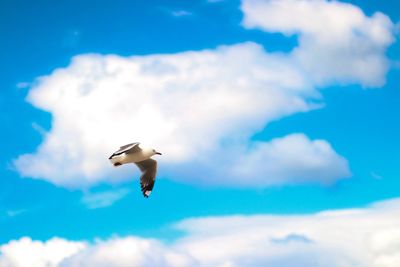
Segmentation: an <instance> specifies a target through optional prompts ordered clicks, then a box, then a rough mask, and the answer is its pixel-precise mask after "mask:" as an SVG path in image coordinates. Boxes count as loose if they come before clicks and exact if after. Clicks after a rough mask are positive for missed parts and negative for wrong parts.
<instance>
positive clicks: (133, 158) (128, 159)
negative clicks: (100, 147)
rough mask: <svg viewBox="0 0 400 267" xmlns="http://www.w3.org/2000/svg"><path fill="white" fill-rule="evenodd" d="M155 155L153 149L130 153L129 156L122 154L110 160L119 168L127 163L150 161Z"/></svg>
mask: <svg viewBox="0 0 400 267" xmlns="http://www.w3.org/2000/svg"><path fill="white" fill-rule="evenodd" d="M153 155H154V150H153V149H146V148H143V149H141V150H139V151H137V152H135V153H129V154H126V153H122V154H121V155H117V156H114V157H112V158H111V159H110V161H111V163H112V164H113V165H116V164H117V166H118V165H122V164H126V163H136V162H141V161H143V160H146V159H149V158H150V157H151V156H153ZM118 163H119V164H118Z"/></svg>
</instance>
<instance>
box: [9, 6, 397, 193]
mask: <svg viewBox="0 0 400 267" xmlns="http://www.w3.org/2000/svg"><path fill="white" fill-rule="evenodd" d="M242 9H243V12H244V14H245V17H244V22H243V23H244V25H245V26H246V27H260V28H262V29H264V30H266V31H278V32H283V33H286V34H293V33H299V34H300V44H299V47H296V48H295V49H294V51H293V52H291V53H288V54H284V53H268V52H266V51H265V50H264V49H263V48H262V47H261V46H260V45H258V44H255V43H252V42H248V43H242V44H236V45H231V46H220V47H218V48H216V49H211V50H203V51H189V52H182V53H177V54H170V55H149V56H134V57H121V56H116V55H97V54H88V55H80V56H77V57H75V58H74V59H73V60H72V63H71V64H70V65H69V66H67V67H66V68H62V69H57V70H55V71H54V72H53V73H51V74H50V75H48V76H44V77H40V78H39V79H38V80H37V81H36V82H35V86H34V87H33V88H32V89H31V90H30V92H29V95H28V98H27V99H28V101H29V102H30V103H31V104H33V105H34V106H35V107H37V108H39V109H42V110H45V111H48V112H50V113H51V114H52V116H53V122H52V128H51V130H50V131H49V132H48V133H47V134H46V135H45V136H44V140H43V143H42V144H41V145H40V146H39V147H38V149H37V151H36V152H34V153H31V154H25V155H21V156H20V157H19V158H18V159H17V160H16V161H15V165H16V167H17V169H18V171H19V172H20V173H21V175H22V176H28V177H33V178H38V179H45V180H47V181H50V182H52V183H54V184H57V185H61V186H69V187H85V186H90V185H92V184H96V183H99V182H104V181H106V182H111V183H112V182H117V181H119V180H121V179H127V178H128V177H135V176H138V173H136V175H133V174H131V173H130V171H129V170H131V169H132V168H128V167H126V166H124V167H121V168H119V169H117V170H116V169H113V168H110V164H109V162H108V160H107V156H108V155H109V154H110V153H112V152H113V151H114V150H115V149H116V148H118V146H120V145H122V144H125V143H129V142H133V141H140V142H142V143H145V144H149V145H150V146H152V147H154V148H156V149H157V150H159V151H161V152H163V154H164V155H163V156H162V157H160V158H159V160H160V164H161V165H162V167H163V168H160V169H161V172H162V169H164V170H167V169H168V170H172V169H173V170H174V172H171V173H174V175H168V173H166V174H167V175H166V176H170V177H173V179H177V180H185V181H187V182H196V183H197V182H202V183H207V184H216V183H217V184H229V185H245V186H254V187H257V186H266V185H271V184H282V183H286V182H289V183H298V182H323V183H324V182H333V181H334V180H336V179H339V178H343V177H345V176H348V175H349V170H348V168H347V162H346V160H345V159H343V158H342V157H341V156H340V155H338V154H337V153H336V152H335V151H333V149H332V148H331V146H330V145H329V143H328V142H327V141H324V140H313V141H311V140H308V138H307V137H304V138H303V139H302V140H303V141H302V143H301V152H306V153H308V154H307V155H308V157H307V158H304V159H302V158H301V157H299V158H295V157H293V156H291V155H292V154H293V153H295V152H296V151H295V150H293V151H292V148H291V147H289V146H284V145H283V143H282V142H281V143H280V144H281V147H280V148H281V149H280V150H279V151H277V153H282V155H285V157H281V158H279V159H278V154H275V155H274V154H273V152H270V151H272V149H273V148H274V145H273V143H258V144H253V142H252V141H251V137H252V135H254V134H255V133H257V132H258V131H260V130H262V129H263V128H264V127H265V126H266V125H267V124H268V123H270V122H271V121H274V120H278V119H280V118H282V117H285V116H288V115H291V114H294V113H298V112H306V111H309V110H311V109H314V108H317V107H320V106H321V103H320V102H318V101H319V100H320V95H319V92H318V91H317V90H316V89H315V87H316V86H320V85H321V84H322V83H323V84H325V83H329V82H333V81H340V82H343V83H346V82H358V83H361V84H362V85H364V86H374V85H379V84H381V83H382V82H383V81H384V79H385V74H386V63H385V62H386V58H385V57H384V52H385V49H386V47H387V46H388V45H389V43H391V42H392V39H393V37H392V34H391V32H390V29H391V27H392V26H393V25H392V23H391V22H390V20H389V19H388V18H387V17H385V16H384V15H382V14H380V13H377V14H375V15H374V16H373V17H366V16H365V15H364V14H363V13H362V12H361V10H360V9H359V8H357V7H355V6H352V5H349V4H342V3H338V2H326V1H289V0H282V1H256V0H248V1H247V0H246V1H244V2H243V5H242ZM316 9H318V10H319V12H316V11H315V10H316ZM261 11H262V12H263V13H260V12H261ZM264 12H265V13H264ZM269 13H271V14H270V16H267V17H268V20H266V19H265V18H266V17H265V14H269ZM320 13H321V14H322V15H321V14H320ZM288 14H289V15H290V16H289V15H288ZM336 16H339V17H341V18H343V20H337V19H335V17H336ZM288 17H290V18H291V19H293V21H294V22H295V23H294V22H290V21H289V20H288ZM326 32H330V33H331V34H326ZM338 36H340V37H341V38H337V37H338ZM332 38H334V39H335V38H336V39H338V40H332ZM326 42H328V44H326ZM311 51H312V53H311ZM315 55H319V56H318V57H316V56H315ZM372 63H373V64H372ZM281 139H282V140H285V142H289V141H290V140H291V139H290V138H288V137H282V138H281ZM305 146H309V147H305ZM322 147H324V148H325V150H319V149H321V148H322ZM282 149H284V151H283V150H282ZM238 151H242V152H243V151H244V152H245V153H246V155H247V156H248V157H249V158H254V159H257V160H258V162H260V158H261V156H269V159H272V160H275V161H278V163H279V164H277V165H276V166H272V165H270V168H267V167H265V166H264V164H258V165H257V164H254V163H252V162H249V161H247V160H246V159H242V160H241V162H243V164H242V166H241V167H238V168H235V169H236V172H231V171H228V173H221V170H229V169H231V167H232V165H229V164H235V163H237V162H234V161H233V160H232V159H231V158H230V157H232V155H235V154H233V153H235V152H238ZM297 152H298V151H297ZM298 153H300V152H298ZM228 155H230V157H228ZM315 157H321V158H318V159H317V158H315ZM252 164H253V165H257V167H256V168H257V170H258V172H257V171H254V173H257V179H258V183H254V182H253V181H252V180H251V179H248V177H247V176H246V177H245V176H243V177H242V178H235V173H242V174H248V175H253V173H251V171H253V170H255V169H254V166H251V165H252ZM246 165H247V166H249V167H248V168H247V169H246V168H245V167H246ZM267 165H268V164H267ZM193 167H195V168H194V169H193ZM250 167H251V168H250ZM287 167H290V168H293V169H292V170H291V171H286V170H284V168H287ZM199 169H201V170H202V171H201V172H199V171H198V170H199ZM194 170H196V171H194ZM161 172H160V173H161ZM178 173H180V174H179V175H178ZM199 173H201V175H202V177H198V176H199V175H198V174H199ZM213 173H218V177H217V178H216V175H215V174H213ZM293 173H295V174H299V175H297V176H293V177H292V174H293ZM164 174H165V173H164ZM192 174H194V175H192ZM227 174H228V175H227ZM221 175H222V176H221ZM271 175H272V176H273V177H271ZM196 176H197V177H196ZM195 177H196V178H195ZM224 177H226V178H224Z"/></svg>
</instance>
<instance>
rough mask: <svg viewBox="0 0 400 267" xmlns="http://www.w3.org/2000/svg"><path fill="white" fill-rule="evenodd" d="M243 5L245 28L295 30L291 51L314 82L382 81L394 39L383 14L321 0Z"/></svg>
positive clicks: (253, 0)
mask: <svg viewBox="0 0 400 267" xmlns="http://www.w3.org/2000/svg"><path fill="white" fill-rule="evenodd" d="M242 10H243V13H244V20H243V25H244V26H245V27H247V28H259V29H262V30H264V31H267V32H282V33H284V34H286V35H294V34H297V35H299V46H298V47H296V48H295V49H294V51H293V52H292V54H291V56H292V57H293V59H294V60H295V61H296V62H297V63H298V64H299V66H300V67H301V68H303V69H304V70H305V71H306V72H307V73H308V75H309V76H310V77H312V79H313V80H314V81H315V82H316V83H317V84H319V85H324V84H326V83H328V82H331V81H337V82H359V83H361V84H362V85H363V86H365V87H375V86H381V85H383V84H384V82H385V74H386V72H387V70H388V67H389V64H388V60H387V59H386V57H385V52H386V49H387V48H388V46H389V45H390V44H391V43H392V42H393V41H394V37H393V31H394V24H393V22H392V21H391V20H390V19H389V18H388V17H387V16H386V15H384V14H382V13H380V12H376V13H375V14H373V15H372V16H371V17H367V16H366V15H365V14H364V13H363V11H362V10H361V9H360V8H358V7H356V6H354V5H351V4H347V3H341V2H338V1H326V0H244V1H243V2H242Z"/></svg>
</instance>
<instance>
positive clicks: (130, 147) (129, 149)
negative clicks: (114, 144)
mask: <svg viewBox="0 0 400 267" xmlns="http://www.w3.org/2000/svg"><path fill="white" fill-rule="evenodd" d="M139 144H140V143H138V142H136V143H131V144H127V145H124V146H121V147H120V148H119V149H118V150H117V151H115V152H114V153H113V154H112V155H111V156H110V157H109V159H111V158H112V157H113V156H117V155H121V154H122V153H134V152H136V151H138V150H139V149H140V148H139Z"/></svg>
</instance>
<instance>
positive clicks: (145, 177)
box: [135, 159, 157, 197]
mask: <svg viewBox="0 0 400 267" xmlns="http://www.w3.org/2000/svg"><path fill="white" fill-rule="evenodd" d="M135 164H136V165H137V166H138V167H139V169H140V171H141V172H142V175H141V176H140V187H141V189H142V193H143V196H144V197H149V196H150V194H151V191H152V190H153V187H154V182H155V181H156V175H157V161H155V160H154V159H146V160H143V161H140V162H136V163H135Z"/></svg>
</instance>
